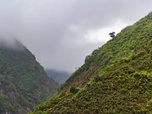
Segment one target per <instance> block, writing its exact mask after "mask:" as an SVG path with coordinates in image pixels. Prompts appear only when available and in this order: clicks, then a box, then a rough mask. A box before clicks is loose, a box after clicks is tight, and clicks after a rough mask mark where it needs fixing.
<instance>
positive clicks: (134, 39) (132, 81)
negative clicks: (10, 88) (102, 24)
mask: <svg viewBox="0 0 152 114" xmlns="http://www.w3.org/2000/svg"><path fill="white" fill-rule="evenodd" d="M151 112H152V12H151V13H149V14H148V15H147V16H145V17H144V18H142V19H140V20H139V21H138V22H136V23H135V24H133V25H131V26H128V27H126V28H125V29H123V30H122V31H121V32H120V33H118V34H117V35H116V36H115V37H114V38H113V39H111V40H110V41H108V42H107V43H106V44H104V45H103V46H101V47H100V48H98V49H96V50H94V51H93V52H92V53H91V54H90V55H88V56H87V57H86V59H85V63H84V64H83V65H82V66H81V67H80V68H79V69H78V70H77V71H75V72H74V73H73V74H72V75H71V76H70V78H69V79H68V80H67V81H66V82H65V83H64V84H63V85H62V86H60V89H59V91H58V93H57V94H56V95H55V96H54V97H53V98H51V99H50V100H48V101H46V102H43V103H41V104H40V105H38V106H37V107H35V110H34V112H33V113H32V114H37V113H46V114H120V113H121V114H150V113H151Z"/></svg>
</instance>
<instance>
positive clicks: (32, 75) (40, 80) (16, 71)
mask: <svg viewBox="0 0 152 114" xmlns="http://www.w3.org/2000/svg"><path fill="white" fill-rule="evenodd" d="M18 43H19V42H18ZM18 45H20V46H21V44H18ZM18 45H17V46H18ZM56 89H57V83H56V82H54V81H53V80H52V79H50V78H49V77H48V76H47V75H46V73H45V72H44V69H43V67H42V66H41V65H40V64H39V63H38V62H37V61H36V60H35V57H34V56H33V55H32V54H31V52H29V51H28V50H27V49H26V48H25V47H23V46H22V50H18V49H12V48H9V47H8V46H5V43H3V45H0V113H5V111H8V112H10V113H12V114H25V113H26V112H28V111H31V110H32V109H33V107H34V106H35V105H37V104H38V103H40V102H42V101H44V100H46V99H47V98H48V97H50V96H51V95H52V94H54V92H55V91H56Z"/></svg>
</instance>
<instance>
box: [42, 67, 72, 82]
mask: <svg viewBox="0 0 152 114" xmlns="http://www.w3.org/2000/svg"><path fill="white" fill-rule="evenodd" d="M45 71H46V73H47V74H48V76H49V77H52V79H54V80H55V81H56V82H58V83H59V84H62V83H64V82H65V81H66V80H67V79H68V77H69V76H70V73H68V72H64V71H56V70H52V69H46V70H45Z"/></svg>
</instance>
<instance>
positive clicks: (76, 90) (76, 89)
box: [70, 86, 79, 94]
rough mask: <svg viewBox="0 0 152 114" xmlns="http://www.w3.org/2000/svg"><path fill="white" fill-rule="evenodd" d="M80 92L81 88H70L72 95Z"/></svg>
mask: <svg viewBox="0 0 152 114" xmlns="http://www.w3.org/2000/svg"><path fill="white" fill-rule="evenodd" d="M78 91H79V88H78V87H75V86H71V88H70V92H71V93H73V94H76V93H77V92H78Z"/></svg>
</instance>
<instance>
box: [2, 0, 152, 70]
mask: <svg viewBox="0 0 152 114" xmlns="http://www.w3.org/2000/svg"><path fill="white" fill-rule="evenodd" d="M151 9H152V1H148V2H145V1H144V0H134V1H132V0H127V1H122V0H115V1H113V0H43V1H42V0H1V1H0V17H1V18H0V25H1V26H0V34H7V35H12V36H15V37H17V38H18V39H19V40H20V41H21V42H23V44H24V45H25V46H26V47H27V48H28V49H29V50H30V51H31V52H32V53H33V54H34V55H35V56H36V58H37V60H38V61H39V62H40V63H41V64H42V65H43V66H44V67H45V68H51V69H55V70H66V71H70V72H72V71H74V68H75V67H78V66H80V65H82V64H83V61H84V58H85V56H86V55H88V54H90V53H91V52H92V51H93V50H94V49H96V48H98V47H99V46H101V45H102V44H103V43H105V42H106V41H107V40H109V39H110V37H109V36H108V32H111V29H107V28H113V29H115V27H114V26H119V27H118V28H119V30H116V29H115V30H112V31H120V29H122V28H124V26H125V25H128V24H133V23H134V22H135V21H137V20H138V19H140V18H141V17H143V16H145V15H147V14H148V13H149V12H150V11H151ZM118 22H122V24H121V25H120V24H118ZM105 31H106V32H105ZM87 37H88V38H87ZM100 37H101V38H100Z"/></svg>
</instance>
